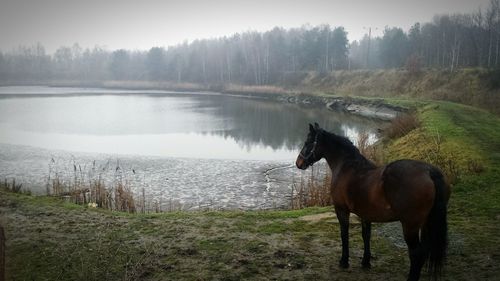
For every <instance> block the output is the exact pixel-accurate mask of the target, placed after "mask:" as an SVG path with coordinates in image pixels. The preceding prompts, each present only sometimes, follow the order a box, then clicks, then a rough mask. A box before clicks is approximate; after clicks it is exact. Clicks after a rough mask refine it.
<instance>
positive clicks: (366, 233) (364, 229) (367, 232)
mask: <svg viewBox="0 0 500 281" xmlns="http://www.w3.org/2000/svg"><path fill="white" fill-rule="evenodd" d="M371 231H372V223H371V222H368V221H362V222H361V233H362V236H363V244H364V252H363V260H362V262H361V265H362V266H363V268H371V267H372V266H371V264H370V258H371V252H370V237H371Z"/></svg>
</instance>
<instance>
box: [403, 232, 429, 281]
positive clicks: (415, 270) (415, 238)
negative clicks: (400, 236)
mask: <svg viewBox="0 0 500 281" xmlns="http://www.w3.org/2000/svg"><path fill="white" fill-rule="evenodd" d="M403 232H404V237H405V241H406V245H408V254H409V256H410V273H409V275H408V281H416V280H418V279H419V278H420V272H421V271H422V266H423V265H424V262H425V254H424V252H423V249H422V244H421V243H420V239H419V234H418V233H419V228H418V227H412V226H408V225H405V224H403Z"/></svg>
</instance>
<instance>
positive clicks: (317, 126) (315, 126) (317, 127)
mask: <svg viewBox="0 0 500 281" xmlns="http://www.w3.org/2000/svg"><path fill="white" fill-rule="evenodd" d="M314 129H315V130H320V129H321V128H320V127H319V124H318V123H316V122H315V123H314Z"/></svg>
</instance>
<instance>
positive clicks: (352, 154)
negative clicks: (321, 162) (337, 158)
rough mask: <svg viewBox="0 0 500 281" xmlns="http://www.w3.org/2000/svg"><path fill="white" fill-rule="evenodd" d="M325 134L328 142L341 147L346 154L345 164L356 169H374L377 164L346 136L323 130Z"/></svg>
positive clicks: (338, 147)
mask: <svg viewBox="0 0 500 281" xmlns="http://www.w3.org/2000/svg"><path fill="white" fill-rule="evenodd" d="M321 132H322V134H323V135H324V136H325V140H326V142H327V143H331V144H333V145H334V147H335V149H340V150H341V151H342V152H344V154H345V158H344V165H347V166H350V167H352V168H355V169H372V168H375V167H376V166H375V164H373V163H372V162H371V161H369V160H368V159H366V158H365V157H364V156H363V155H362V154H361V152H359V149H358V148H357V147H356V146H355V145H354V144H353V143H352V141H351V140H349V139H348V138H346V137H343V136H338V135H335V134H333V133H330V132H327V131H325V130H321Z"/></svg>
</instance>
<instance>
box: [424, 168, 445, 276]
mask: <svg viewBox="0 0 500 281" xmlns="http://www.w3.org/2000/svg"><path fill="white" fill-rule="evenodd" d="M430 176H431V178H432V180H433V181H434V187H435V189H436V196H435V199H434V205H433V206H432V209H431V212H430V213H429V217H428V219H427V222H426V224H425V226H424V229H423V231H422V243H423V246H424V249H426V251H427V254H428V255H426V256H428V261H427V269H428V271H429V274H430V275H431V278H433V279H435V280H437V279H439V277H440V276H441V273H442V268H443V265H444V261H445V259H446V251H447V248H448V222H447V220H446V213H447V204H448V198H447V195H446V189H447V185H446V182H445V180H444V176H443V174H442V173H441V171H439V170H438V169H435V168H434V169H432V170H431V171H430Z"/></svg>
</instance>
